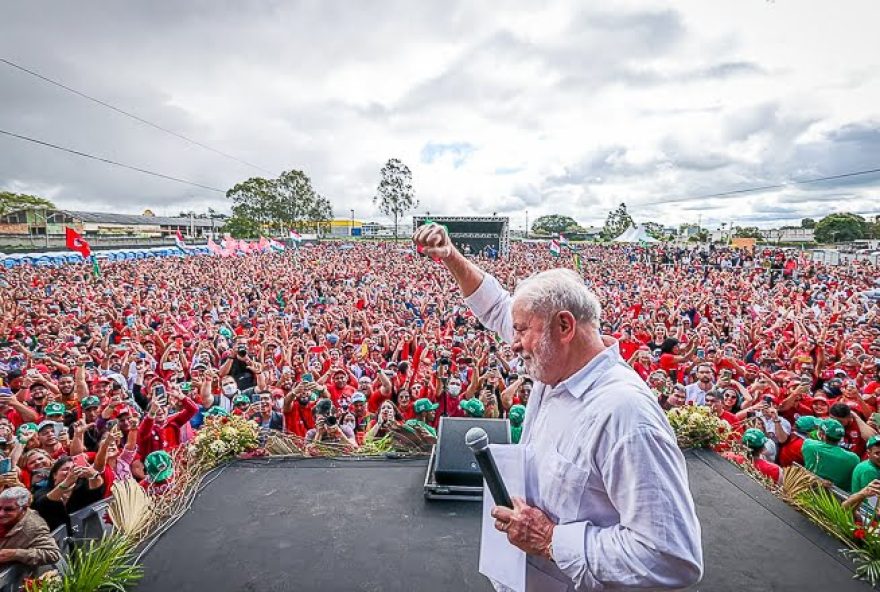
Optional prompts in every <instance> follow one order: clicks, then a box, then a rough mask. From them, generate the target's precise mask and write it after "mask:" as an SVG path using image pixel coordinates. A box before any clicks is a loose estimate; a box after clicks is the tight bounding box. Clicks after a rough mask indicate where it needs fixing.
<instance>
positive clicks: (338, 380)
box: [326, 368, 357, 407]
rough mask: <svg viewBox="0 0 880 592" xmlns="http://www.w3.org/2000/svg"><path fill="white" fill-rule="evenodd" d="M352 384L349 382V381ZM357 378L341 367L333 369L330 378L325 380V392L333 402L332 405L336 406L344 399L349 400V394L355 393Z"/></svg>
mask: <svg viewBox="0 0 880 592" xmlns="http://www.w3.org/2000/svg"><path fill="white" fill-rule="evenodd" d="M352 382H353V383H354V384H351V383H352ZM356 385H357V380H354V377H352V376H351V375H350V373H349V372H347V371H346V370H345V369H343V368H337V369H335V370H333V374H332V375H331V380H328V381H327V385H326V386H327V393H328V394H329V395H330V400H331V401H332V402H333V407H338V406H339V405H340V403H341V401H342V400H343V399H344V400H345V401H346V402H348V401H350V400H351V396H352V395H353V394H354V393H355V390H356V388H355V387H356Z"/></svg>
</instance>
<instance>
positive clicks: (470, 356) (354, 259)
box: [0, 243, 880, 566]
mask: <svg viewBox="0 0 880 592" xmlns="http://www.w3.org/2000/svg"><path fill="white" fill-rule="evenodd" d="M578 254H579V257H580V259H579V261H580V262H579V263H578V264H577V267H578V269H579V272H580V273H581V274H582V276H583V278H584V281H585V283H586V285H588V286H589V287H590V288H591V289H592V290H594V291H595V292H596V294H597V295H598V297H599V300H600V302H601V303H602V306H603V314H602V318H603V322H602V327H601V330H602V333H603V334H606V335H608V336H612V337H613V338H615V339H616V340H617V347H619V349H620V352H621V354H622V355H623V357H624V359H625V360H627V361H628V362H629V364H630V365H631V366H632V368H633V369H634V371H635V372H637V373H638V374H639V375H640V376H641V377H642V378H643V379H644V380H645V381H646V382H647V383H648V384H649V385H650V387H651V389H652V390H653V392H654V393H655V394H656V396H657V400H658V402H659V404H660V405H661V406H663V407H664V408H666V409H669V408H672V407H677V406H686V405H704V406H708V407H709V408H711V409H712V410H713V411H714V412H715V413H716V414H717V415H718V416H719V417H720V418H721V419H723V420H724V421H727V422H728V423H729V424H730V425H731V426H732V427H733V428H734V429H735V430H737V432H738V433H740V434H741V438H742V441H743V443H744V444H745V445H746V448H747V449H748V450H749V457H748V459H742V460H744V461H746V462H751V463H753V464H754V465H755V467H756V468H757V469H758V470H760V471H761V472H762V473H764V474H765V475H767V476H768V477H769V478H771V479H774V480H779V479H780V475H781V472H780V467H784V466H787V465H790V464H793V463H800V464H802V465H804V466H805V467H806V468H807V469H809V470H811V471H813V472H815V473H816V474H817V475H818V476H820V477H821V478H822V479H826V480H828V481H829V482H831V483H833V484H835V485H837V486H838V487H840V488H841V489H843V490H844V491H846V492H852V493H853V494H854V495H853V496H852V498H851V500H848V502H849V503H850V504H851V505H858V504H861V503H863V502H865V501H866V500H868V501H870V500H872V499H874V500H875V499H876V495H877V494H878V493H880V480H878V478H880V437H878V436H877V428H878V426H880V415H878V414H877V411H878V401H877V397H878V394H880V393H878V390H880V304H878V301H876V300H872V299H871V298H868V297H866V296H865V293H866V292H868V291H869V290H871V289H873V288H875V280H876V278H877V276H878V273H877V272H878V270H877V269H876V268H875V267H873V266H872V265H870V264H867V263H864V264H863V263H855V264H852V265H849V266H826V265H824V264H819V263H814V262H811V261H810V260H809V259H808V257H807V255H806V254H804V253H801V252H796V251H795V252H785V251H781V250H775V249H774V250H770V249H767V250H762V249H760V248H759V249H758V250H757V251H755V252H754V253H753V252H750V251H743V250H738V249H729V248H710V249H704V248H702V247H699V248H697V247H694V248H680V247H668V246H660V247H641V246H610V247H608V246H586V247H581V248H580V249H579V253H578ZM575 263H576V262H575V260H574V258H573V257H572V256H571V254H570V253H568V252H567V251H563V253H562V255H561V256H560V257H555V256H553V255H552V254H551V253H549V252H548V251H547V247H546V246H545V245H536V244H514V245H513V246H512V247H511V252H510V254H509V256H507V257H501V258H486V259H481V261H480V266H481V267H482V268H483V269H485V270H487V271H488V272H489V273H491V274H492V275H494V276H495V277H496V278H497V279H498V280H499V281H500V282H501V283H502V284H503V285H504V286H505V287H507V288H508V289H512V288H513V287H514V285H515V284H516V282H517V281H518V280H520V279H522V278H525V277H528V276H529V275H531V274H532V273H534V272H536V271H540V270H542V269H547V268H550V267H559V266H567V267H573V266H575ZM102 271H103V273H102V275H101V277H94V276H93V275H92V271H91V269H90V267H88V266H85V265H82V266H65V267H60V268H51V269H50V268H40V269H36V268H30V267H21V268H15V269H10V270H4V271H2V272H0V380H2V386H0V565H2V564H6V563H11V562H19V563H24V564H26V565H29V566H38V565H41V564H46V563H52V562H54V561H56V560H57V547H55V548H54V550H53V544H52V538H51V536H49V533H50V531H52V530H53V529H55V528H57V527H59V526H62V525H65V524H68V523H69V520H70V514H71V513H73V512H75V511H77V510H79V509H81V508H84V507H87V506H88V505H90V504H92V503H94V502H95V501H98V500H100V499H102V498H104V497H105V496H107V495H109V491H110V487H111V486H112V484H113V483H114V481H116V480H120V479H128V478H135V479H137V480H139V481H140V482H141V483H142V484H143V486H144V487H145V488H148V489H149V490H151V491H154V492H159V493H161V491H162V490H163V487H166V486H167V485H168V484H169V483H170V482H171V480H173V478H174V467H173V463H172V457H171V454H172V453H173V452H174V451H175V449H177V448H178V447H180V446H183V445H186V444H187V443H188V442H190V441H192V440H193V439H194V437H195V434H197V433H198V430H199V429H200V428H201V427H202V426H203V425H204V423H205V422H206V421H207V418H209V417H211V416H224V415H240V416H243V417H245V418H247V419H248V420H252V421H254V422H255V423H256V424H257V425H258V426H259V427H260V428H262V429H267V430H278V431H283V432H286V433H288V434H290V435H292V436H293V437H295V438H299V439H301V440H302V442H303V443H304V446H305V449H306V450H307V451H309V450H314V448H310V446H311V447H314V446H315V445H317V444H321V443H330V444H334V445H336V446H337V447H340V448H342V449H344V450H346V451H351V452H356V451H357V450H358V449H361V448H362V447H365V446H367V445H368V444H369V443H370V442H374V441H377V440H381V439H382V438H384V437H385V436H387V435H388V434H390V433H392V432H400V431H401V430H405V431H409V432H411V433H413V434H417V435H418V436H420V437H421V438H423V439H425V440H427V441H431V440H433V439H436V437H437V427H438V422H439V418H440V417H442V416H453V417H464V416H470V417H486V418H508V419H509V420H510V425H511V438H512V441H513V442H517V441H518V438H519V435H520V434H521V431H522V424H523V420H524V417H525V410H526V404H527V402H528V398H529V394H530V392H531V389H532V379H531V378H530V377H529V375H528V374H527V372H526V370H525V365H524V363H523V361H522V360H521V359H519V358H518V357H517V356H515V355H513V353H512V352H511V350H510V348H509V346H508V345H507V344H505V343H503V342H501V341H500V340H499V339H498V338H497V337H496V336H495V335H493V334H491V333H490V332H488V331H487V330H485V329H484V328H483V327H482V326H481V325H480V324H479V323H478V321H477V320H476V318H475V317H474V316H473V314H472V313H471V311H469V310H468V308H467V307H466V306H465V304H464V301H463V299H462V297H461V296H460V292H459V291H458V289H457V288H456V286H455V284H454V282H453V280H452V278H451V277H450V275H449V274H448V273H447V272H446V270H445V269H444V268H443V266H442V265H440V264H438V263H436V262H434V261H432V260H430V259H428V258H425V257H422V256H420V255H418V254H417V253H415V252H414V251H413V250H412V249H408V248H402V247H400V246H399V245H394V244H379V243H363V244H357V245H355V246H354V247H353V248H350V249H348V250H343V249H339V248H338V247H337V246H336V245H334V244H326V243H324V244H319V245H312V246H308V247H303V248H301V249H297V250H289V251H287V252H284V253H277V254H252V255H248V256H241V257H235V258H224V259H220V258H214V257H211V256H193V257H186V258H173V259H161V260H160V259H151V260H137V261H125V262H115V263H106V264H104V265H103V270H102Z"/></svg>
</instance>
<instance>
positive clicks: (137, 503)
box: [108, 479, 153, 539]
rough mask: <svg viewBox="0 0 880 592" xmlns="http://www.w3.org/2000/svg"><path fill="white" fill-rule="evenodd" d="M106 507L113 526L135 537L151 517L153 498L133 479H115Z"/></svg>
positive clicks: (124, 534)
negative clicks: (111, 495)
mask: <svg viewBox="0 0 880 592" xmlns="http://www.w3.org/2000/svg"><path fill="white" fill-rule="evenodd" d="M111 491H112V492H113V499H112V500H111V501H110V507H109V509H108V511H109V513H110V518H111V519H112V520H113V526H114V528H116V530H117V531H118V532H119V533H120V534H122V535H123V536H125V537H128V538H130V539H136V538H137V536H138V535H139V534H140V532H141V531H142V530H144V529H145V528H146V527H147V526H149V524H150V521H151V520H152V519H153V500H152V498H151V497H150V496H149V495H147V492H146V491H144V488H143V487H141V486H140V484H138V482H137V481H135V480H134V479H126V480H125V481H116V482H115V483H114V484H113V487H112V489H111Z"/></svg>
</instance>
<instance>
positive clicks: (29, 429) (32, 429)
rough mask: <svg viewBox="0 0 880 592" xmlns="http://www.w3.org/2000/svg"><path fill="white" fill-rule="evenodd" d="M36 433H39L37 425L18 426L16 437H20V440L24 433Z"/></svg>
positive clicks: (25, 424) (24, 424)
mask: <svg viewBox="0 0 880 592" xmlns="http://www.w3.org/2000/svg"><path fill="white" fill-rule="evenodd" d="M36 431H37V424H35V423H23V424H21V425H20V426H18V429H17V430H16V431H15V435H16V436H18V437H19V438H21V433H22V432H36Z"/></svg>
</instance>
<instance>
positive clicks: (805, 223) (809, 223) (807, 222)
mask: <svg viewBox="0 0 880 592" xmlns="http://www.w3.org/2000/svg"><path fill="white" fill-rule="evenodd" d="M801 228H816V221H815V220H813V219H812V218H804V219H803V220H801Z"/></svg>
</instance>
